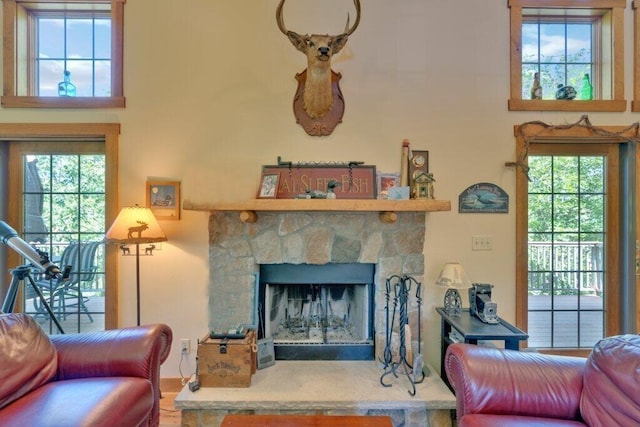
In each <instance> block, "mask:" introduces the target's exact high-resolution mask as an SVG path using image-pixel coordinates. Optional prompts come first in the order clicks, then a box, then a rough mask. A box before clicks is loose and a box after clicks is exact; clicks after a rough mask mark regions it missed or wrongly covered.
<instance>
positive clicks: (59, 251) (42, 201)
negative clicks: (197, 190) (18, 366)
mask: <svg viewBox="0 0 640 427" xmlns="http://www.w3.org/2000/svg"><path fill="white" fill-rule="evenodd" d="M118 134H119V125H117V124H28V125H26V124H25V125H19V124H18V125H16V124H0V144H6V145H7V146H8V161H7V163H6V164H0V168H1V169H5V170H7V169H8V170H9V179H8V182H4V183H2V184H3V185H2V187H4V188H0V193H1V194H6V195H7V198H8V200H12V201H16V202H17V203H12V204H11V205H10V206H9V210H8V214H7V218H6V220H7V223H9V224H11V225H12V226H13V228H14V229H15V230H16V231H18V233H19V234H20V236H21V237H22V238H23V239H24V240H25V241H27V242H29V243H30V244H31V245H32V246H34V247H35V248H37V249H39V250H41V251H43V252H44V253H47V254H48V256H49V258H50V259H51V260H52V261H53V262H54V263H58V264H60V265H59V266H60V267H61V268H64V266H66V265H71V266H72V269H71V274H70V279H69V280H68V281H64V282H62V283H55V286H53V285H54V284H53V283H51V284H49V283H47V280H46V278H42V277H39V276H38V275H37V274H35V273H32V276H33V278H34V279H35V280H36V281H37V282H38V285H39V288H40V289H41V290H42V291H43V293H44V294H45V297H46V301H47V302H48V303H49V305H50V306H51V308H53V311H54V314H55V315H56V317H57V320H59V321H60V322H61V323H62V325H63V328H64V331H65V332H66V333H69V332H81V331H88V330H101V329H111V328H114V327H117V326H118V324H117V322H118V316H117V283H116V279H115V278H116V277H117V270H116V259H117V258H116V256H117V253H116V248H111V247H109V246H108V245H107V246H105V245H104V244H102V241H103V238H104V233H105V229H106V226H107V224H110V223H111V222H112V221H113V220H114V219H115V217H116V215H117V209H118V206H117V172H116V171H117V151H118V148H117V147H118ZM107 195H108V196H107ZM83 248H87V250H86V251H85V250H84V249H83ZM6 257H7V261H6V265H7V266H9V267H13V266H18V265H23V264H24V260H22V259H21V257H20V256H19V255H18V254H17V253H15V251H8V252H7V254H6ZM7 287H8V283H6V282H5V277H4V276H3V277H0V290H3V289H5V288H7ZM0 294H4V293H3V292H0ZM19 298H20V299H19V301H17V304H16V307H20V309H21V310H22V311H24V312H26V313H29V314H31V315H33V316H34V317H35V318H36V319H37V320H38V321H39V322H40V323H41V325H43V327H45V329H46V330H48V331H49V332H50V333H57V332H58V330H57V327H56V326H55V325H54V322H53V320H52V319H51V317H50V316H48V313H47V312H46V310H44V307H43V303H42V300H41V299H40V298H39V297H38V296H37V295H36V292H35V291H34V290H33V289H32V288H31V287H30V286H27V285H26V284H25V286H23V287H22V293H21V295H20V297H19ZM16 309H17V308H16Z"/></svg>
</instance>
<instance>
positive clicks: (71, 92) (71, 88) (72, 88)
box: [58, 70, 76, 96]
mask: <svg viewBox="0 0 640 427" xmlns="http://www.w3.org/2000/svg"><path fill="white" fill-rule="evenodd" d="M58 96H76V85H74V84H73V83H71V72H70V71H69V70H64V80H63V81H61V82H60V83H58Z"/></svg>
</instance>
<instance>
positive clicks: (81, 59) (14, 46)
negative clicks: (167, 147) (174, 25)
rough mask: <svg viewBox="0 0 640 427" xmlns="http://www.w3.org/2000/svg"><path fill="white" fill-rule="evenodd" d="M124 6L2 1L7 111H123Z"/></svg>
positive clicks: (90, 1)
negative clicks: (83, 109) (9, 109)
mask: <svg viewBox="0 0 640 427" xmlns="http://www.w3.org/2000/svg"><path fill="white" fill-rule="evenodd" d="M123 12H124V0H83V1H76V0H39V1H37V0H36V1H32V0H3V13H4V21H3V39H4V53H3V59H4V69H3V73H4V88H3V97H2V105H3V106H4V107H30V108H34V107H35V108H37V107H43V108H109V107H124V105H125V98H124V94H123V85H122V50H123V46H122V41H123V37H122V35H123Z"/></svg>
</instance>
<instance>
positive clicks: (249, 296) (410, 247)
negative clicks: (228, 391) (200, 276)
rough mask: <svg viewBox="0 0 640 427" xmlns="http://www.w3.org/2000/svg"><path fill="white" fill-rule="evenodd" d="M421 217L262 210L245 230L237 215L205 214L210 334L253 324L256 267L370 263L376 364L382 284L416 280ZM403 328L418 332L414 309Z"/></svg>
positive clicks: (419, 263) (421, 263) (421, 270)
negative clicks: (396, 278) (400, 277)
mask: <svg viewBox="0 0 640 427" xmlns="http://www.w3.org/2000/svg"><path fill="white" fill-rule="evenodd" d="M425 215H426V214H425V213H424V212H399V213H398V218H397V221H396V222H394V223H391V224H389V223H385V222H382V221H380V219H379V214H378V212H353V213H350V212H277V213H269V212H260V213H259V217H258V221H257V222H255V223H246V224H245V223H243V222H241V221H240V218H239V216H238V213H237V212H213V213H211V215H210V217H209V244H210V246H209V260H210V283H209V328H210V329H212V330H227V329H230V328H235V327H236V326H238V325H241V324H253V323H254V321H255V320H254V319H255V316H254V311H255V309H254V307H255V305H254V304H255V303H254V297H256V295H255V281H256V273H257V272H258V271H259V266H260V264H282V263H290V264H302V263H306V264H320V265H321V264H327V263H357V262H362V263H373V264H375V265H376V269H375V284H376V290H375V314H374V327H375V341H376V355H377V357H376V359H378V360H380V359H381V358H382V357H381V355H382V351H383V347H384V345H385V342H384V341H385V319H386V316H385V310H384V308H385V305H386V301H385V299H386V297H385V286H384V285H385V282H386V280H387V278H388V277H390V276H391V275H394V274H395V275H403V274H407V275H410V276H412V277H414V278H415V279H416V280H418V281H420V282H421V281H422V277H423V275H424V255H423V247H424V236H425ZM423 289H424V288H423ZM409 322H410V324H411V327H412V330H417V324H416V322H417V316H416V310H415V309H413V310H411V311H410V313H409ZM422 326H423V327H422V328H421V329H422V330H423V331H424V330H425V328H424V325H422ZM414 338H415V337H414ZM415 345H416V343H415V342H414V346H415ZM378 356H380V357H378Z"/></svg>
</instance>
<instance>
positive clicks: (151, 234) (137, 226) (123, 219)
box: [105, 205, 167, 325]
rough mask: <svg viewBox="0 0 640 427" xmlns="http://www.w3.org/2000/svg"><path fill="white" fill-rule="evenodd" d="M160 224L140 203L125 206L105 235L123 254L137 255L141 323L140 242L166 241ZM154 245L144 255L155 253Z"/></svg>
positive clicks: (137, 286) (137, 285) (138, 313)
mask: <svg viewBox="0 0 640 427" xmlns="http://www.w3.org/2000/svg"><path fill="white" fill-rule="evenodd" d="M166 241H167V236H165V234H164V232H163V231H162V228H160V224H158V221H157V220H156V218H155V217H154V216H153V213H152V212H151V209H149V208H142V207H140V206H138V205H136V206H129V207H124V208H122V210H121V211H120V213H119V214H118V216H117V217H116V220H115V221H114V222H113V224H111V227H110V228H109V231H107V234H106V236H105V242H106V243H114V244H119V245H120V248H121V249H122V254H123V255H135V257H136V298H137V320H138V325H140V255H141V254H140V244H141V243H142V244H147V243H159V242H166ZM127 245H135V247H136V253H135V254H131V253H130V251H129V249H128V247H127ZM154 248H155V246H154V245H150V246H148V247H147V248H146V249H145V253H144V255H153V249H154Z"/></svg>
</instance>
